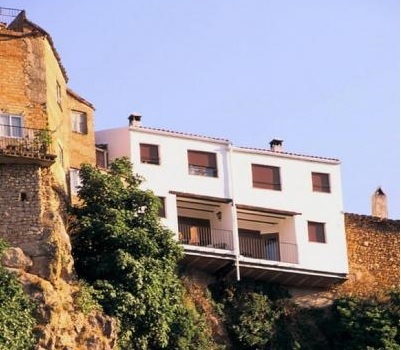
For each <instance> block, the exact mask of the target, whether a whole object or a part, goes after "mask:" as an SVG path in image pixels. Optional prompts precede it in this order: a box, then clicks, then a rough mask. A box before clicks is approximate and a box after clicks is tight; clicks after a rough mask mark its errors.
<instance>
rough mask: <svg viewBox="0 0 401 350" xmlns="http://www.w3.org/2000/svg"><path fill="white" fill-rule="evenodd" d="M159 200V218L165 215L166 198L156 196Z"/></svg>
mask: <svg viewBox="0 0 401 350" xmlns="http://www.w3.org/2000/svg"><path fill="white" fill-rule="evenodd" d="M158 198H159V200H160V207H159V216H160V217H161V218H165V217H166V198H164V197H158Z"/></svg>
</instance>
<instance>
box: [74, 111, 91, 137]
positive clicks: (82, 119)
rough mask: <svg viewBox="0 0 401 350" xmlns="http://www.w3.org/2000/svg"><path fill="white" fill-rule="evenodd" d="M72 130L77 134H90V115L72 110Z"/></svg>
mask: <svg viewBox="0 0 401 350" xmlns="http://www.w3.org/2000/svg"><path fill="white" fill-rule="evenodd" d="M71 130H72V132H75V133H77V134H82V135H87V134H88V115H87V113H86V112H82V111H77V110H71Z"/></svg>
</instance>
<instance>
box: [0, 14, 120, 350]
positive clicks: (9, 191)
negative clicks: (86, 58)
mask: <svg viewBox="0 0 401 350" xmlns="http://www.w3.org/2000/svg"><path fill="white" fill-rule="evenodd" d="M0 22H1V24H0V237H1V238H2V239H4V240H5V241H6V242H7V243H8V244H9V245H10V246H11V248H10V249H9V250H8V251H7V252H6V254H5V256H4V257H3V260H2V264H3V265H4V266H5V267H6V268H8V269H10V270H12V271H14V272H15V273H16V274H17V275H18V277H19V279H20V281H21V282H22V283H23V286H24V289H25V291H26V292H27V293H28V294H29V295H30V296H31V297H32V298H33V299H35V300H36V302H37V305H38V306H39V307H38V315H37V319H38V321H39V324H38V326H37V329H36V333H37V334H40V339H39V344H38V347H37V349H44V348H45V349H89V348H93V349H95V348H96V349H111V348H112V347H113V346H114V344H115V337H114V336H113V329H114V328H113V320H111V319H110V318H107V317H104V316H103V315H102V314H100V313H98V314H92V315H89V316H85V315H83V313H82V312H80V310H79V308H78V309H77V307H76V304H75V301H74V300H75V299H74V295H76V293H78V291H79V288H78V286H77V284H76V282H74V281H75V277H74V272H73V260H72V256H71V244H70V238H69V236H68V234H67V212H66V209H67V205H68V203H69V202H70V200H71V193H70V188H69V187H70V183H72V184H74V181H76V179H77V178H76V176H77V175H78V168H79V166H80V164H81V163H84V162H85V163H90V164H95V142H94V140H95V138H94V126H93V115H94V107H93V106H92V104H91V103H89V102H88V101H86V100H85V99H84V98H82V97H80V96H79V95H78V94H77V93H75V92H73V91H72V90H71V89H70V88H69V87H68V86H67V82H68V77H67V73H66V71H65V69H64V67H63V65H62V63H61V60H60V57H59V55H58V53H57V51H56V49H55V46H54V43H53V41H52V38H51V37H50V35H49V34H48V33H47V32H46V31H45V30H43V29H42V28H41V27H39V26H38V25H36V24H35V23H33V22H31V21H30V20H28V19H27V18H26V16H25V12H24V11H19V10H13V9H7V8H0ZM89 344H90V345H91V346H92V347H90V346H89Z"/></svg>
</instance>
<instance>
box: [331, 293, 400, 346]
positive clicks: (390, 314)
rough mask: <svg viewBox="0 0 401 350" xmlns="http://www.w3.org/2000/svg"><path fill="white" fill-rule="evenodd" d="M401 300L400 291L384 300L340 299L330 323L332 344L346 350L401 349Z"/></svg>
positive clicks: (335, 305) (334, 307) (335, 304)
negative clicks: (400, 302)
mask: <svg viewBox="0 0 401 350" xmlns="http://www.w3.org/2000/svg"><path fill="white" fill-rule="evenodd" d="M399 298H400V296H399V292H390V293H389V298H388V299H387V300H384V301H383V300H376V299H370V300H366V299H359V298H351V297H348V298H341V299H338V300H336V301H335V302H334V304H333V308H332V312H333V318H332V320H331V322H330V323H329V324H328V329H330V331H329V336H330V338H331V342H332V344H333V345H334V346H338V347H341V348H342V349H344V350H351V349H352V350H359V349H361V350H362V349H386V350H391V349H394V350H395V349H399V348H400V346H399V337H400V333H399V326H400V321H399V320H400V304H399V300H400V299H399ZM339 339H341V341H340V342H339Z"/></svg>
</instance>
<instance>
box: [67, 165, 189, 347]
mask: <svg viewBox="0 0 401 350" xmlns="http://www.w3.org/2000/svg"><path fill="white" fill-rule="evenodd" d="M80 175H81V180H82V187H81V188H80V190H79V192H78V195H79V197H80V199H81V200H82V204H81V205H80V206H76V207H75V208H74V209H73V214H74V215H75V221H74V222H73V224H72V243H73V255H74V258H75V264H76V270H77V272H78V274H79V275H80V276H81V277H82V278H84V279H85V280H86V281H87V282H88V283H90V284H91V285H92V286H93V288H94V289H95V290H96V291H97V299H98V301H99V303H100V304H101V305H102V307H103V310H104V311H105V312H106V313H108V314H109V315H111V316H115V317H116V318H117V319H118V321H119V325H120V331H119V346H120V348H121V349H130V350H135V349H161V348H166V347H168V344H169V341H170V338H172V337H173V336H175V337H176V338H177V337H180V334H179V331H178V330H177V327H175V325H176V324H177V322H178V321H177V320H179V317H181V318H182V317H184V316H185V315H187V316H188V313H186V312H185V311H183V310H182V307H181V304H182V298H183V287H182V284H181V281H180V279H179V278H178V275H177V271H176V269H177V262H178V260H179V259H180V258H181V257H182V253H183V252H182V248H181V247H180V246H179V244H178V243H177V242H176V241H175V240H174V238H173V233H172V232H171V231H169V230H167V229H165V228H164V227H163V226H162V225H161V224H160V219H159V216H158V210H159V205H160V201H159V199H158V198H157V197H156V196H155V195H154V194H153V193H152V192H150V191H143V190H141V189H140V188H139V185H140V183H141V178H139V177H138V176H136V175H133V173H132V165H131V164H130V162H129V161H128V160H127V159H125V158H123V159H117V160H116V161H115V162H114V163H112V165H111V170H110V172H109V173H103V172H101V171H99V170H98V169H97V168H94V167H92V166H90V165H83V166H82V168H81V171H80ZM181 323H182V324H185V322H181ZM173 327H175V329H176V333H175V334H172V328H173ZM186 331H187V330H183V331H182V335H185V332H186ZM177 332H178V333H177ZM187 335H188V334H187Z"/></svg>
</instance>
